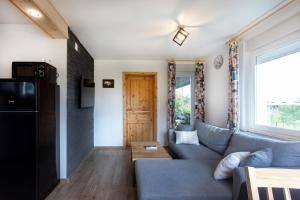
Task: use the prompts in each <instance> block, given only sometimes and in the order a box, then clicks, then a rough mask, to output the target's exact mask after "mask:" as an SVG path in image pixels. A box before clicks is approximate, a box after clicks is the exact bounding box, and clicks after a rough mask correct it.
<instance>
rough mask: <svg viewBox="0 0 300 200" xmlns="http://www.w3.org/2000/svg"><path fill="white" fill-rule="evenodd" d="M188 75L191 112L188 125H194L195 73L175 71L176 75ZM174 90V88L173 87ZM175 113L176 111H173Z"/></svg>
mask: <svg viewBox="0 0 300 200" xmlns="http://www.w3.org/2000/svg"><path fill="white" fill-rule="evenodd" d="M187 76H188V77H190V79H191V101H190V105H191V114H190V119H191V120H190V125H191V126H194V123H195V122H194V121H195V120H194V116H195V73H194V72H192V71H177V72H176V77H175V78H177V77H187ZM175 91H176V89H175ZM175 101H176V95H175ZM175 113H176V111H175Z"/></svg>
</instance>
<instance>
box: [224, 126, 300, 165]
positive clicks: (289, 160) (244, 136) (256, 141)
mask: <svg viewBox="0 0 300 200" xmlns="http://www.w3.org/2000/svg"><path fill="white" fill-rule="evenodd" d="M264 148H271V149H272V152H273V160H272V165H271V166H272V167H300V142H289V141H282V140H278V139H272V138H267V137H263V136H258V135H255V134H253V133H248V132H241V131H240V132H238V133H235V134H233V136H232V138H231V141H230V143H229V145H228V148H227V149H226V152H225V155H228V154H230V153H233V152H239V151H249V152H255V151H258V150H260V149H264Z"/></svg>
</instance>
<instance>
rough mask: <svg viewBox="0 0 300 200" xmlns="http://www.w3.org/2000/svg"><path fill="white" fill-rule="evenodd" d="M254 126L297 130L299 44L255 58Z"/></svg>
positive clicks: (299, 117)
mask: <svg viewBox="0 0 300 200" xmlns="http://www.w3.org/2000/svg"><path fill="white" fill-rule="evenodd" d="M254 96H255V99H254V101H255V107H254V118H255V119H254V125H255V126H266V127H271V128H277V129H278V128H280V129H290V130H298V131H299V130H300V43H295V44H292V45H289V46H286V47H284V48H281V49H277V50H275V51H271V52H268V53H266V54H262V55H259V56H256V67H255V87H254Z"/></svg>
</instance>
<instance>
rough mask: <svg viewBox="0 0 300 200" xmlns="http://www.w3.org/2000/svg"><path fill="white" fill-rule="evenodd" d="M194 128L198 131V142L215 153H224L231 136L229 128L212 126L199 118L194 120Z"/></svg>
mask: <svg viewBox="0 0 300 200" xmlns="http://www.w3.org/2000/svg"><path fill="white" fill-rule="evenodd" d="M195 128H196V130H197V131H198V137H199V141H200V143H202V144H204V145H205V146H207V147H208V148H209V149H211V150H213V151H215V152H217V153H220V154H224V152H225V150H226V148H227V145H228V143H229V140H230V138H231V136H232V131H231V130H230V129H227V128H219V127H216V126H212V125H209V124H206V123H203V122H201V121H199V120H196V122H195Z"/></svg>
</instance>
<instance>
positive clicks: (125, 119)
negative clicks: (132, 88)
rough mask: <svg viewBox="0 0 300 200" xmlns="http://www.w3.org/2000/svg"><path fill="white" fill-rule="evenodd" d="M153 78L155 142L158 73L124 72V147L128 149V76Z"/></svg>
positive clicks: (155, 133)
mask: <svg viewBox="0 0 300 200" xmlns="http://www.w3.org/2000/svg"><path fill="white" fill-rule="evenodd" d="M129 75H137V76H139V75H140V76H143V75H144V76H153V77H154V96H153V98H154V110H153V131H154V140H155V141H156V140H157V72H123V147H125V148H126V147H127V139H128V138H127V127H126V124H127V118H126V98H127V96H126V76H129Z"/></svg>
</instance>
